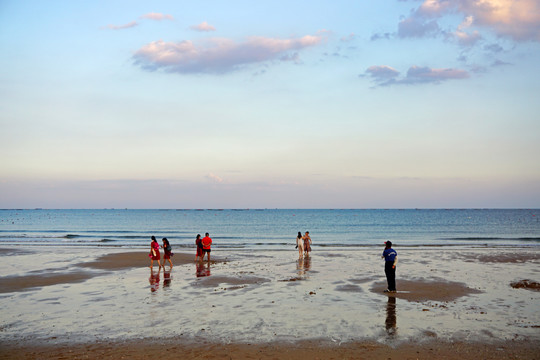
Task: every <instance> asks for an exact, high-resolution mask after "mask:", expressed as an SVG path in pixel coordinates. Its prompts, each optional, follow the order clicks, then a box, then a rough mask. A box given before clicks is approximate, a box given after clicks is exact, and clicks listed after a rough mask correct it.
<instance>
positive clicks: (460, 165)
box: [0, 0, 540, 209]
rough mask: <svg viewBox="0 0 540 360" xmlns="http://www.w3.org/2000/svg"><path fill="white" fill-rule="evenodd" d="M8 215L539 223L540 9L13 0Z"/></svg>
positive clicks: (5, 29)
mask: <svg viewBox="0 0 540 360" xmlns="http://www.w3.org/2000/svg"><path fill="white" fill-rule="evenodd" d="M0 52H1V56H0V154H1V156H0V208H173V209H174V208H182V209H183V208H539V207H540V100H539V99H540V65H539V64H540V1H538V0H518V1H510V0H419V1H417V0H378V1H352V0H350V1H332V2H330V1H319V0H310V1H301V0H299V1H281V0H272V1H263V0H262V1H236V0H230V1H218V0H199V1H152V2H148V1H132V0H130V1H109V0H107V1H99V0H97V1H67V0H66V1H60V0H58V1H54V0H53V1H37V0H27V1H26V0H23V1H20V0H17V1H12V0H0Z"/></svg>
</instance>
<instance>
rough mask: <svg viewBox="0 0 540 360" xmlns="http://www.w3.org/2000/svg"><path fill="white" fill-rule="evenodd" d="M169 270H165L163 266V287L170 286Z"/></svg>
mask: <svg viewBox="0 0 540 360" xmlns="http://www.w3.org/2000/svg"><path fill="white" fill-rule="evenodd" d="M171 280H172V278H171V270H169V271H165V268H164V269H163V287H164V288H166V287H169V286H171Z"/></svg>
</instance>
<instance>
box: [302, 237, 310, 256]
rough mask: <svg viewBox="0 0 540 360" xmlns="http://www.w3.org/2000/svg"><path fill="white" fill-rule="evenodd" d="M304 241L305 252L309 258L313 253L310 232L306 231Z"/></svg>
mask: <svg viewBox="0 0 540 360" xmlns="http://www.w3.org/2000/svg"><path fill="white" fill-rule="evenodd" d="M303 239H304V251H305V253H306V256H309V253H310V252H311V238H310V237H309V231H306V234H305V235H304V237H303Z"/></svg>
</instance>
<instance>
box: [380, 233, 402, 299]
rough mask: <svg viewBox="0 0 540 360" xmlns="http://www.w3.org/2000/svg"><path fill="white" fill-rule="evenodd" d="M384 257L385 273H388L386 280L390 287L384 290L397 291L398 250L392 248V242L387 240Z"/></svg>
mask: <svg viewBox="0 0 540 360" xmlns="http://www.w3.org/2000/svg"><path fill="white" fill-rule="evenodd" d="M385 245H386V247H385V248H384V251H383V254H382V257H383V258H384V273H385V274H386V281H387V283H388V289H386V290H384V292H396V265H397V261H398V260H397V252H396V250H394V249H392V242H391V241H387V242H385Z"/></svg>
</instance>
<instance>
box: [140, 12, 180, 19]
mask: <svg viewBox="0 0 540 360" xmlns="http://www.w3.org/2000/svg"><path fill="white" fill-rule="evenodd" d="M139 19H148V20H156V21H161V20H174V17H173V16H172V15H168V14H161V13H154V12H151V13H148V14H144V15H142V16H140V17H139Z"/></svg>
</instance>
